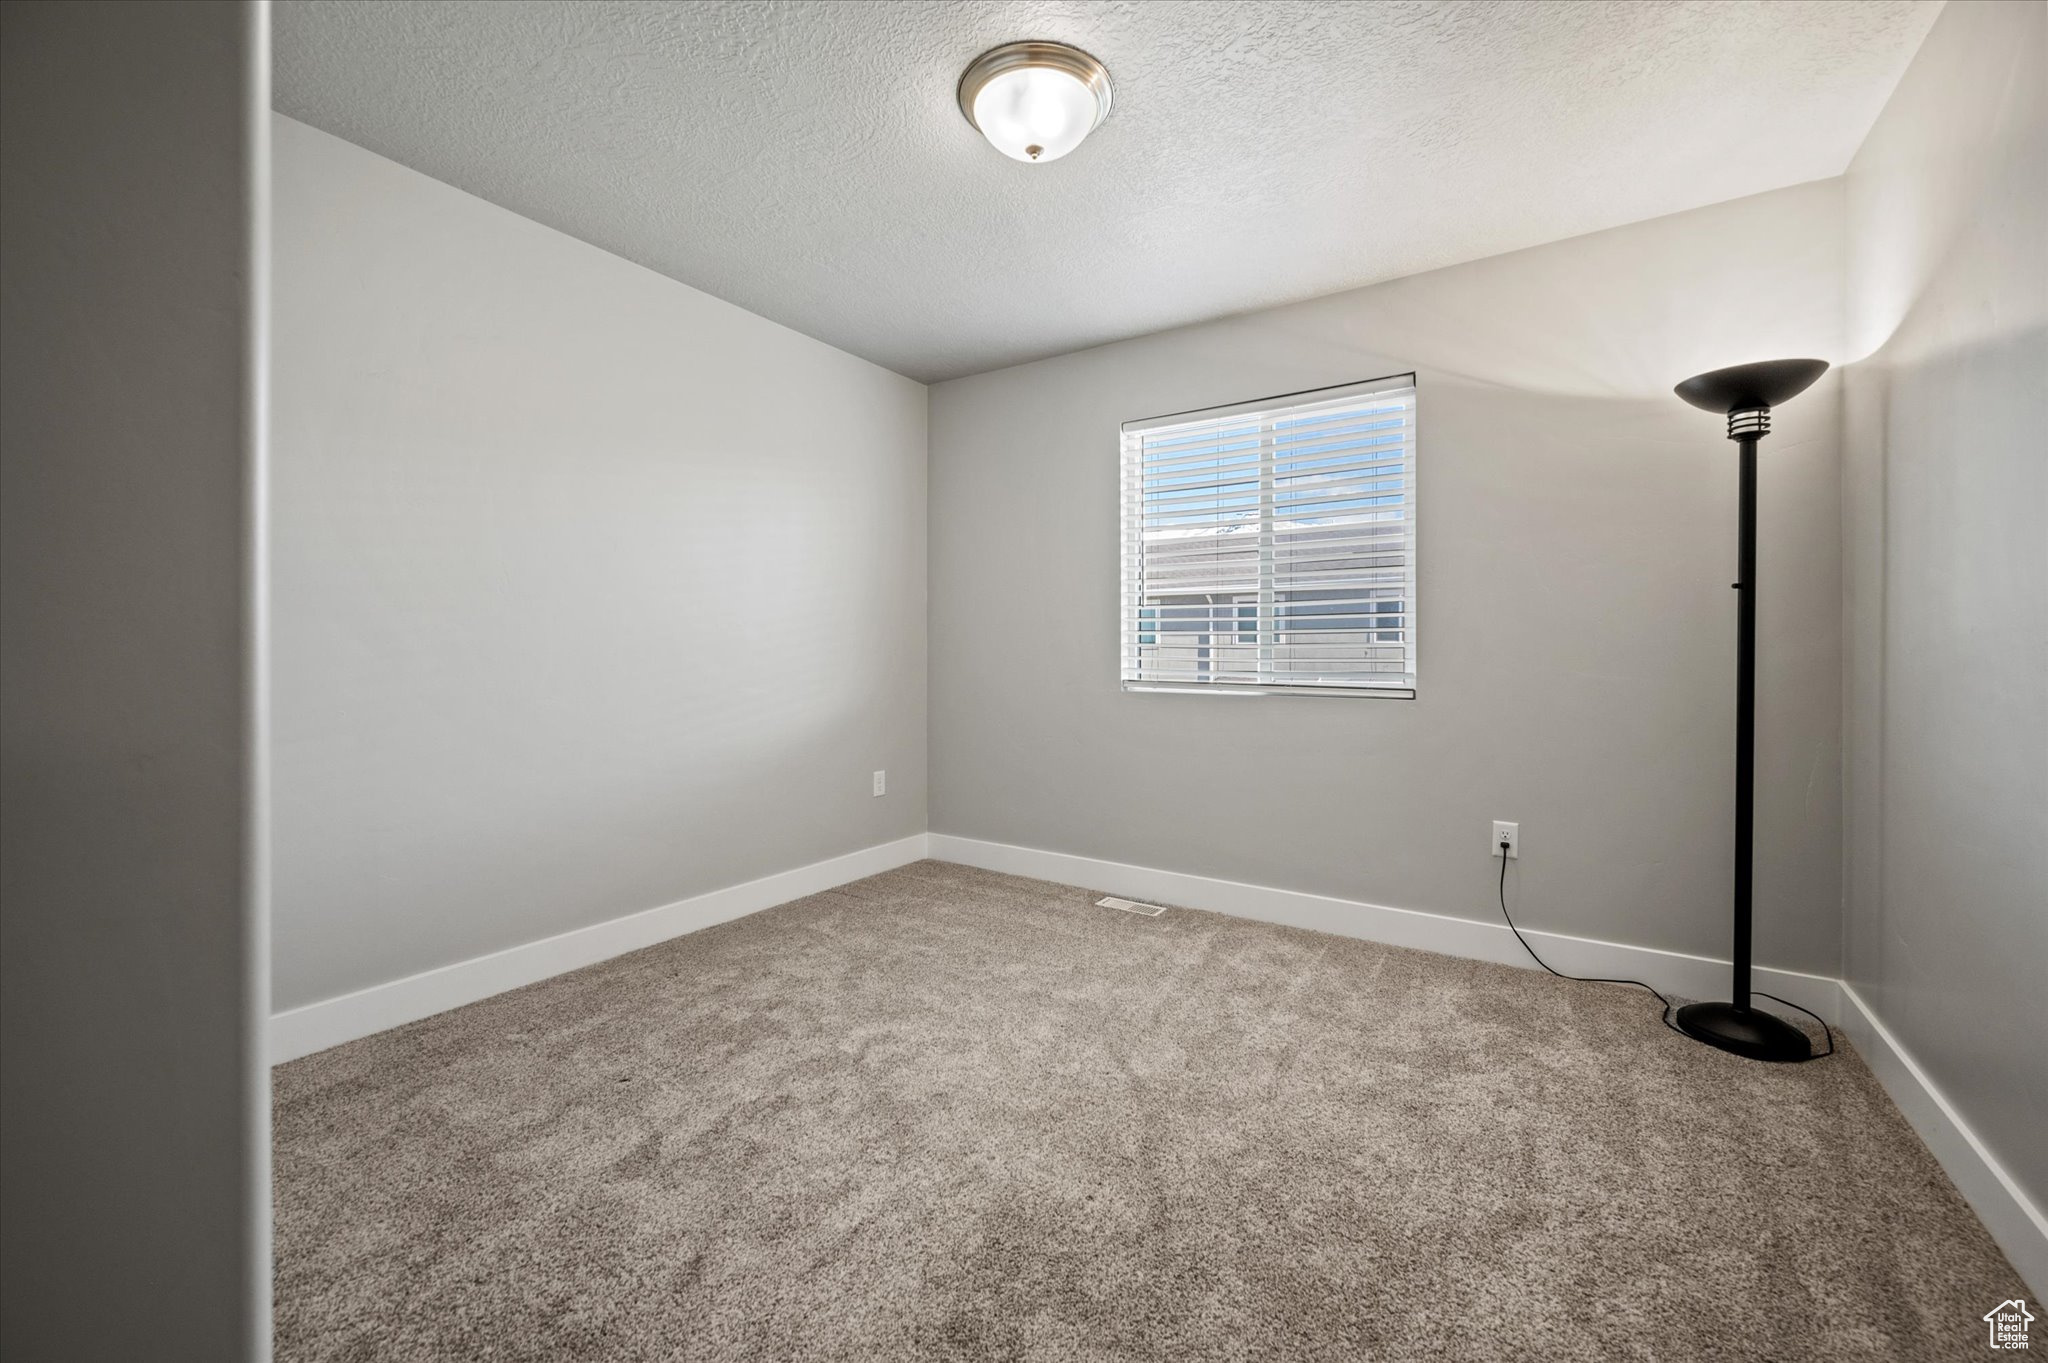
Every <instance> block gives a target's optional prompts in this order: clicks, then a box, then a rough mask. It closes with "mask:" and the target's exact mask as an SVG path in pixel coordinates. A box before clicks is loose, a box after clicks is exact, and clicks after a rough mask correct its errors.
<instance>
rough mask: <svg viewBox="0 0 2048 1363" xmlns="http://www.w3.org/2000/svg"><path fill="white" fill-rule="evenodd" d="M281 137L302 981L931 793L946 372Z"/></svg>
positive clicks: (694, 873) (288, 897)
mask: <svg viewBox="0 0 2048 1363" xmlns="http://www.w3.org/2000/svg"><path fill="white" fill-rule="evenodd" d="M275 137H276V157H275V170H276V228H275V231H276V280H275V322H274V327H275V348H274V362H273V363H274V370H273V381H274V392H273V408H272V412H273V422H272V433H273V447H274V451H275V456H274V458H275V478H274V495H273V499H272V504H271V505H272V515H273V517H274V523H273V527H272V534H273V542H274V546H275V548H274V556H273V565H274V567H273V571H274V575H275V583H274V588H275V626H274V629H275V636H274V637H275V655H274V666H275V676H276V681H275V686H276V697H277V700H276V766H275V773H274V781H275V796H276V807H275V821H276V842H275V859H276V910H275V929H274V932H275V952H274V962H275V995H276V1003H277V1006H278V1007H280V1008H289V1007H293V1006H297V1005H300V1004H305V1003H309V1002H312V1001H315V1000H318V999H321V998H325V997H329V996H332V995H334V994H338V993H343V992H346V991H349V990H352V989H357V988H360V987H363V986H366V985H372V984H379V983H382V982H385V981H388V980H391V979H394V978H398V977H401V976H404V975H408V974H412V973H414V972H416V971H420V970H425V969H429V968H431V967H434V966H440V965H446V964H448V963H450V962H454V961H459V960H463V959H466V958H468V957H472V956H476V955H480V954H483V953H486V952H490V951H494V950H498V949H501V948H504V947H509V946H514V945H517V944H519V943H522V942H528V941H532V940H535V939H538V938H541V937H546V936H549V935H552V934H554V933H558V932H562V931H565V930H568V929H572V928H577V927H582V926H585V925H588V924H591V923H596V922H600V921H603V920H605V919H609V918H616V917H618V916H619V915H621V914H627V913H633V912H637V911H639V910H642V909H650V908H654V907H657V906H659V905H662V904H667V903H671V902H673V901H675V900H678V899H683V898H686V897H688V896H691V895H695V894H700V893H703V892H705V891H708V890H713V889H717V888H720V887H723V886H727V885H732V884H737V883H740V882H743V881H747V880H751V879H754V878H756V877H758V876H762V875H767V874H771V873H774V872H778V871H786V870H789V869H790V868H792V867H796V866H801V865H804V864H807V863H809V862H813V861H818V860H822V859H824V858H827V857H831V856H835V855H838V854H840V853H844V852H849V851H853V850H855V849H858V848H862V847H867V846H872V845H874V844H876V843H881V842H886V841H890V840H892V839H895V838H899V837H904V836H907V835H909V834H913V833H919V832H922V831H923V830H924V828H925V813H926V811H925V794H924V776H925V724H924V697H925V655H924V629H925V608H924V573H925V544H924V483H925V391H924V389H923V387H922V386H921V385H918V384H916V383H912V382H911V381H910V380H908V379H905V378H902V377H900V376H898V375H895V374H892V373H889V372H888V371H886V370H883V369H880V368H878V367H876V366H875V365H872V364H869V363H867V362H866V361H863V360H858V359H855V358H853V357H852V356H850V355H847V354H845V353H843V352H841V351H837V350H834V349H832V348H830V347H828V346H826V345H823V344H822V343H820V342H817V341H813V340H810V339H808V338H806V337H804V336H801V335H799V334H797V333H796V332H793V331H790V330H788V329H787V328H784V327H780V326H777V325H775V324H773V323H770V322H766V321H763V320H762V319H760V318H758V317H755V316H753V315H752V314H750V313H747V312H744V311H742V310H741V309H739V308H737V307H734V306H732V305H731V304H728V303H723V302H720V301H718V300H717V299H714V298H711V297H710V296H708V295H706V294H702V293H698V292H697V291H695V290H693V289H689V288H686V287H684V286H683V285H680V284H677V283H675V282H673V281H671V280H668V279H665V278H663V277H661V276H660V275H657V274H654V273H652V272H650V271H648V270H645V269H642V268H640V267H639V266H636V265H632V264H629V263H627V262H626V261H623V260H621V259H619V258H618V257H616V256H611V255H607V254H606V253H604V252H602V251H599V250H597V249H596V248H594V247H591V246H588V245H585V244H583V243H581V242H578V241H575V240H573V239H571V238H569V237H565V236H563V235H561V234H560V233H557V232H554V231H552V230H550V229H548V228H545V227H542V226H540V225H538V224H536V223H533V222H530V221H527V220H526V219H523V218H520V217H517V216H515V215H514V214H512V213H509V212H507V211H505V210H504V209H501V208H497V207H494V206H493V205H490V204H487V203H485V202H484V201H482V200H480V199H475V198H471V197H470V196H468V195H466V194H463V193H461V192H460V191H458V190H455V189H451V188H449V187H448V186H447V185H444V184H440V183H438V182H436V181H434V180H430V179H428V178H427V177H425V176H423V175H420V174H417V173H416V172H413V171H410V170H407V169H405V168H403V167H401V166H399V165H397V164H395V163H393V162H391V161H387V160H384V159H382V158H381V157H378V156H375V155H373V154H371V153H370V152H367V151H364V150H362V149H361V148H359V147H356V146H353V145H351V144H349V143H347V142H343V141H340V140H339V139H337V138H334V137H331V136H329V135H327V134H326V133H322V132H318V131H315V130H314V129H311V128H308V127H306V126H304V125H302V124H298V123H294V122H292V121H290V120H288V119H282V118H280V119H278V120H277V122H276V125H275ZM876 769H886V770H887V771H888V773H889V793H888V794H887V795H886V796H884V797H882V798H880V799H876V798H874V797H873V796H872V795H871V794H870V793H869V774H870V773H871V772H872V771H874V770H876Z"/></svg>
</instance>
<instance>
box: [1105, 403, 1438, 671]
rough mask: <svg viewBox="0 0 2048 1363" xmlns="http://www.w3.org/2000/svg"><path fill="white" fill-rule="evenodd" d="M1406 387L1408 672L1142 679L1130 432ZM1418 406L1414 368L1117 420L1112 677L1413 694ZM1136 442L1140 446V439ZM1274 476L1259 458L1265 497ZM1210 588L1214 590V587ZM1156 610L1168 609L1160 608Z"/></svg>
mask: <svg viewBox="0 0 2048 1363" xmlns="http://www.w3.org/2000/svg"><path fill="white" fill-rule="evenodd" d="M1404 390H1405V391H1407V392H1408V393H1410V394H1411V397H1410V399H1409V408H1408V417H1409V423H1410V432H1409V440H1408V442H1407V460H1406V464H1407V467H1406V474H1407V476H1406V478H1405V479H1404V481H1403V487H1402V505H1403V509H1404V510H1405V512H1406V516H1405V518H1404V519H1405V522H1406V525H1407V534H1406V537H1405V541H1404V548H1405V555H1404V564H1403V566H1404V568H1405V570H1406V579H1405V582H1404V584H1403V593H1402V604H1403V613H1402V618H1403V621H1404V625H1403V628H1404V631H1405V634H1406V640H1405V644H1406V661H1407V663H1408V671H1406V672H1404V673H1399V674H1389V675H1395V676H1398V677H1399V678H1400V679H1401V680H1400V681H1399V682H1398V683H1397V684H1391V685H1383V686H1382V685H1348V686H1347V685H1340V684H1318V683H1310V684H1306V685H1289V684H1285V683H1275V682H1270V681H1256V682H1231V681H1180V680H1171V681H1167V680H1146V679H1144V678H1143V677H1142V676H1141V675H1140V676H1134V675H1132V674H1133V672H1134V671H1141V670H1142V669H1139V668H1137V666H1136V663H1135V660H1136V659H1137V657H1138V654H1137V652H1136V650H1137V648H1139V647H1142V643H1141V642H1140V641H1139V638H1138V636H1140V635H1142V634H1143V632H1144V631H1143V630H1142V629H1141V628H1139V625H1138V612H1139V610H1140V609H1141V607H1142V602H1141V601H1140V599H1139V597H1138V595H1137V593H1136V588H1137V586H1138V585H1139V584H1141V583H1142V581H1143V571H1142V569H1140V570H1138V571H1135V572H1134V571H1133V570H1132V568H1131V565H1130V562H1129V555H1130V554H1131V553H1132V552H1133V551H1134V547H1135V549H1136V551H1137V552H1140V553H1142V549H1143V543H1144V532H1143V526H1142V520H1141V521H1140V524H1139V528H1138V530H1137V532H1136V534H1135V535H1134V534H1133V532H1132V527H1131V518H1132V516H1133V514H1134V511H1135V512H1136V514H1137V515H1139V516H1140V517H1142V515H1143V512H1142V506H1143V492H1142V490H1140V491H1139V492H1138V493H1137V494H1136V496H1135V498H1134V496H1133V492H1132V486H1133V484H1132V481H1131V479H1132V472H1133V470H1132V468H1131V464H1132V460H1133V458H1134V443H1133V441H1132V437H1133V436H1142V435H1143V434H1144V433H1146V432H1147V431H1152V430H1158V429H1161V428H1163V427H1170V426H1178V425H1185V424H1192V423H1195V422H1201V421H1217V420H1224V419H1228V418H1230V417H1233V416H1239V415H1251V414H1253V413H1260V414H1265V413H1273V414H1275V415H1279V414H1281V413H1282V412H1284V410H1285V409H1287V408H1289V407H1295V406H1311V405H1314V404H1317V403H1327V402H1339V401H1343V400H1345V399H1348V398H1367V397H1371V396H1374V395H1375V394H1381V393H1396V392H1401V391H1404ZM1420 409H1421V385H1420V383H1419V382H1418V380H1417V376H1416V375H1415V374H1414V373H1412V372H1408V373H1396V374H1386V375H1382V376H1380V377H1378V378H1371V379H1359V380H1354V381H1352V382H1349V383H1338V384H1329V385H1326V386H1323V387H1318V388H1305V389H1301V390H1298V391H1295V392H1291V393H1277V394H1274V395H1272V396H1270V397H1263V398H1252V399H1249V400H1247V401H1243V402H1232V403H1225V404H1222V405H1220V406H1215V407H1196V408H1190V409H1188V410H1186V411H1181V412H1169V413H1164V414H1162V415H1159V416H1151V417H1138V418H1134V419H1132V420H1130V421H1126V422H1123V423H1122V424H1121V425H1120V426H1119V427H1118V433H1117V481H1118V496H1117V502H1118V508H1117V571H1118V578H1119V581H1118V586H1117V599H1118V619H1117V677H1118V685H1119V687H1120V688H1121V689H1122V690H1123V691H1125V692H1133V693H1154V694H1164V695H1197V696H1268V697H1274V696H1346V697H1370V698H1372V699H1375V700H1414V699H1415V698H1416V695H1417V689H1418V686H1419V684H1420V672H1421V663H1420V647H1419V643H1420V641H1419V638H1418V634H1417V629H1416V624H1417V611H1416V595H1417V592H1416V589H1417V585H1418V583H1417V579H1418V578H1419V576H1420V572H1419V568H1420V560H1419V556H1418V544H1419V541H1420V521H1421V511H1420V503H1419V501H1418V500H1417V490H1418V486H1417V485H1418V483H1419V481H1420V473H1419V470H1420V466H1421V462H1422V460H1421V438H1422V433H1421V416H1420ZM1135 448H1137V449H1138V450H1142V446H1141V445H1139V446H1136V447H1135ZM1136 457H1137V458H1138V459H1139V460H1141V461H1142V457H1143V456H1142V453H1139V454H1137V455H1136ZM1272 480H1273V471H1272V467H1271V465H1270V464H1269V463H1267V462H1265V461H1264V460H1262V461H1261V468H1260V472H1259V481H1260V494H1261V497H1262V498H1263V497H1264V496H1266V495H1267V494H1268V493H1270V492H1271V490H1272ZM1137 487H1138V488H1140V489H1142V487H1143V479H1142V474H1140V475H1139V479H1138V482H1137ZM1261 538H1262V540H1266V539H1269V538H1270V537H1269V536H1268V535H1266V534H1263V533H1262V535H1261ZM1271 554H1272V545H1271V544H1270V543H1262V544H1261V546H1260V559H1261V571H1260V578H1261V582H1262V586H1261V589H1260V596H1261V600H1260V601H1259V602H1258V603H1257V607H1258V609H1259V610H1260V612H1261V620H1260V622H1259V631H1260V633H1259V637H1260V640H1261V642H1262V643H1263V642H1264V641H1265V639H1266V636H1267V633H1268V627H1269V626H1270V624H1271V623H1272V621H1273V619H1274V618H1275V617H1274V615H1273V614H1272V613H1270V608H1271V607H1272V606H1273V605H1274V604H1276V603H1275V602H1274V601H1272V600H1271V599H1270V598H1271V595H1272V589H1271V580H1270V577H1269V571H1270V566H1271V562H1272V559H1271ZM1210 594H1211V595H1213V594H1214V593H1210ZM1198 608H1199V607H1196V606H1190V607H1188V609H1198ZM1161 609H1165V608H1163V607H1162V608H1161ZM1207 609H1209V610H1210V611H1211V612H1212V613H1213V612H1221V611H1223V610H1226V609H1229V607H1226V606H1224V605H1221V604H1216V603H1213V602H1212V603H1211V604H1210V605H1209V606H1208V607H1207ZM1218 618H1220V617H1218ZM1239 618H1242V617H1239ZM1159 632H1162V631H1155V634H1156V633H1159Z"/></svg>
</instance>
